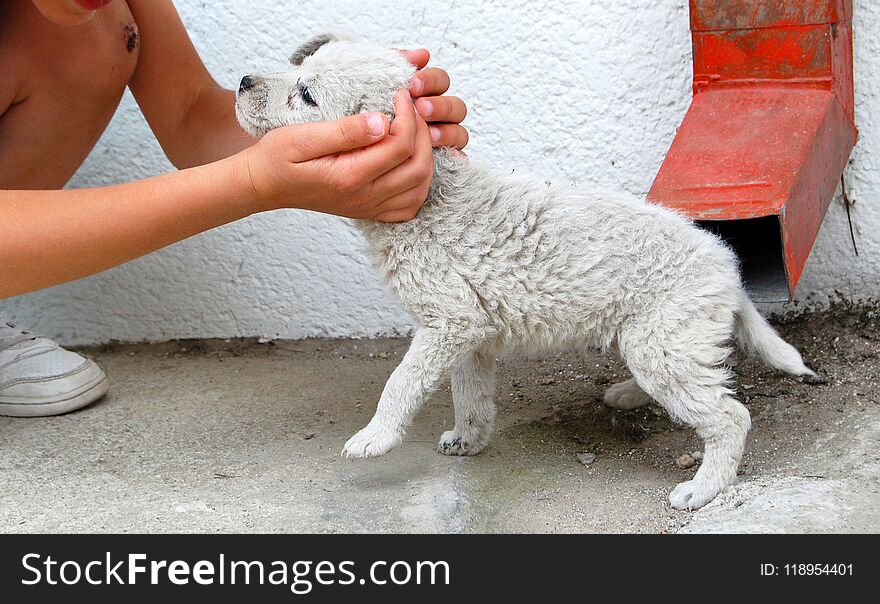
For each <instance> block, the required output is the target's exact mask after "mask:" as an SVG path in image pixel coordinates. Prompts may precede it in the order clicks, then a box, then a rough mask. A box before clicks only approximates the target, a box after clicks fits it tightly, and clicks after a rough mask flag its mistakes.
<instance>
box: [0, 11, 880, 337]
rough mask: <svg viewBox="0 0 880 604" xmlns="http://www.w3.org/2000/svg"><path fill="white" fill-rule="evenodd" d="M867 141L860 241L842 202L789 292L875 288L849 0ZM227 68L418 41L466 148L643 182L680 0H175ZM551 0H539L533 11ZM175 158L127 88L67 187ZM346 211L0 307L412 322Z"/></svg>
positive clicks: (267, 224) (252, 320) (874, 17)
mask: <svg viewBox="0 0 880 604" xmlns="http://www.w3.org/2000/svg"><path fill="white" fill-rule="evenodd" d="M856 5H857V6H856V19H855V30H856V47H857V49H856V52H857V65H856V82H857V103H858V107H857V112H858V121H859V126H860V128H861V133H862V138H861V142H860V143H859V146H858V148H857V150H856V153H855V155H854V157H853V163H852V166H851V168H850V169H849V171H848V175H847V177H848V180H849V182H850V183H851V187H852V189H853V190H854V195H855V197H856V198H857V204H856V208H855V216H854V218H855V222H856V225H857V231H858V232H857V236H858V238H859V243H860V247H861V254H862V255H861V256H860V257H859V258H855V256H854V255H853V253H852V250H851V244H850V242H849V233H848V230H847V226H846V215H845V212H844V209H843V207H842V205H841V204H840V203H839V201H836V202H835V203H834V204H833V205H832V207H831V209H830V210H829V215H828V217H827V219H826V222H825V226H824V227H823V229H822V233H821V235H820V238H819V243H818V245H817V247H816V249H815V250H814V252H813V255H812V258H811V259H810V263H809V266H808V268H807V272H806V277H805V279H804V281H803V284H802V286H801V289H800V296H801V297H803V298H806V297H807V295H808V294H814V296H813V299H814V302H813V303H817V304H821V303H822V302H823V301H825V300H827V299H828V297H829V295H833V293H834V292H835V291H839V292H841V293H842V294H843V295H844V296H846V297H849V298H853V299H858V298H873V299H880V283H878V281H880V256H878V255H880V234H878V233H880V204H878V201H880V199H878V198H880V38H878V37H877V36H876V35H874V33H873V32H876V31H878V29H880V7H878V6H877V4H876V3H875V2H873V0H856ZM178 7H179V10H180V12H181V14H182V16H183V18H184V21H185V22H186V24H187V26H188V28H189V30H190V32H191V34H192V37H193V39H194V41H195V44H196V46H197V47H198V49H199V51H200V52H201V53H202V56H203V57H204V59H205V62H206V63H207V65H208V67H209V68H210V70H211V71H212V72H213V73H214V75H215V77H216V78H217V79H218V81H220V82H221V83H222V84H224V85H226V86H230V87H232V86H234V85H235V84H236V83H237V81H238V80H239V78H240V77H241V76H242V75H243V74H245V73H249V72H252V71H262V70H268V69H275V68H278V67H280V66H282V65H283V64H284V60H285V57H286V56H287V55H288V54H289V52H290V51H291V50H292V49H293V47H294V46H295V45H296V44H298V43H299V42H300V41H302V40H303V39H304V38H305V37H307V36H309V35H311V34H313V33H317V32H321V31H323V30H327V29H345V30H349V31H353V32H356V33H360V34H361V35H364V36H365V37H368V38H371V39H373V40H376V41H381V42H384V43H387V44H389V45H395V46H414V45H422V46H426V47H428V48H430V49H431V50H432V51H433V53H434V57H435V59H434V62H435V63H436V64H438V65H442V66H444V67H446V68H447V69H448V70H449V71H450V72H451V73H452V77H453V81H454V84H453V86H454V92H455V93H457V94H459V95H461V96H462V97H464V98H465V99H467V101H468V103H469V106H470V110H471V114H470V118H469V119H468V122H467V124H468V126H469V128H470V131H471V134H472V138H471V140H472V143H471V146H470V147H469V152H470V154H471V155H472V156H473V157H476V158H479V159H480V160H482V161H485V162H488V163H490V164H493V165H496V166H499V167H504V168H512V167H517V168H519V169H521V170H528V171H531V172H533V173H535V174H539V175H541V176H542V177H545V178H547V179H550V180H554V181H558V182H567V181H576V182H593V183H602V184H606V185H608V186H613V187H622V188H624V189H626V190H629V191H632V192H634V193H637V194H644V193H645V192H646V191H647V189H648V187H649V186H650V183H651V181H652V180H653V177H654V175H655V173H656V171H657V169H658V167H659V166H660V163H661V162H662V160H663V156H664V153H665V152H666V150H667V148H668V146H669V144H670V142H671V140H672V137H673V134H674V132H675V129H676V127H677V125H678V123H679V122H680V120H681V118H682V116H683V115H684V112H685V110H686V109H687V105H688V102H689V98H690V38H689V33H688V12H687V1H686V0H663V1H662V2H648V1H646V0H615V1H614V2H594V1H591V0H548V1H546V2H535V1H526V0H456V1H452V2H443V3H439V2H436V0H406V1H402V0H400V1H399V0H381V1H370V0H366V1H364V0H341V1H335V2H332V3H331V2H325V1H323V0H283V1H282V0H253V1H249V2H238V1H234V0H214V1H213V2H202V1H199V0H179V1H178ZM539 7H543V8H539ZM169 169H170V165H169V164H168V163H167V162H166V160H165V159H164V157H163V155H162V152H161V150H160V149H159V146H158V145H157V144H156V143H155V142H154V141H153V139H152V137H151V134H150V131H149V129H148V128H147V126H146V124H145V123H144V121H143V119H142V118H141V116H140V114H139V113H138V110H137V107H136V106H135V104H134V103H133V102H132V100H131V98H126V99H125V101H124V103H123V106H122V108H121V109H120V111H119V114H118V115H117V117H116V119H115V120H114V121H113V123H112V124H111V125H110V128H109V129H108V131H107V133H106V135H105V136H104V138H103V139H102V140H101V142H100V144H99V145H98V147H97V149H96V150H95V151H94V153H93V154H92V157H91V158H90V159H89V161H87V162H86V164H85V165H84V166H83V168H82V169H81V170H80V172H79V173H78V174H77V176H76V178H75V179H74V181H73V183H72V186H75V187H87V186H99V185H104V184H110V183H116V182H121V181H124V180H128V179H133V178H141V177H146V176H150V175H153V174H157V173H160V172H165V171H167V170H169ZM359 241H360V240H359V238H358V237H357V236H356V235H355V233H354V232H353V231H352V230H351V229H350V228H349V227H348V226H347V225H346V224H345V223H344V221H342V220H339V219H335V218H330V217H325V216H319V215H314V214H308V213H304V212H279V213H275V214H271V215H263V216H258V217H254V218H251V219H249V220H246V221H243V222H241V223H238V224H236V225H233V226H228V227H225V228H222V229H218V230H216V231H214V232H212V233H207V234H204V235H201V236H199V237H195V238H193V239H191V240H189V241H186V242H183V243H181V244H178V245H175V246H172V247H171V248H169V249H166V250H163V251H161V252H159V253H156V254H153V255H151V256H149V257H147V258H143V259H141V260H138V261H135V262H132V263H130V264H128V265H126V266H123V267H119V268H117V269H114V270H111V271H108V272H106V273H104V274H101V275H98V276H95V277H92V278H89V279H85V280H83V281H81V282H77V283H72V284H68V285H65V286H62V287H58V288H54V289H52V290H48V291H43V292H39V293H35V294H31V295H27V296H23V297H20V298H17V299H13V300H7V301H4V302H0V314H5V315H7V316H11V317H13V318H15V319H17V320H19V321H20V322H22V323H26V324H29V325H31V326H32V327H34V328H35V329H37V330H39V331H41V332H43V333H45V334H47V335H51V336H57V337H59V338H60V339H61V340H62V341H64V342H65V343H68V344H72V343H89V342H99V341H107V340H110V339H118V340H126V341H137V340H145V339H146V340H164V339H169V338H187V337H234V336H264V337H268V338H274V337H282V338H302V337H309V336H373V335H387V334H397V333H402V332H406V331H407V330H408V328H409V322H408V320H407V317H406V316H405V315H404V314H403V313H402V312H401V311H400V309H399V308H398V307H397V306H396V305H395V303H394V302H393V300H392V298H391V297H390V296H389V295H388V294H387V293H386V292H385V290H384V289H383V287H382V285H381V284H380V283H379V281H378V279H377V278H376V277H375V275H374V274H373V273H372V271H371V269H370V267H369V266H368V265H367V264H366V263H365V261H364V259H363V257H362V255H361V253H360V251H359V246H360V243H359Z"/></svg>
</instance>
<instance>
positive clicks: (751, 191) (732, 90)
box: [648, 0, 858, 297]
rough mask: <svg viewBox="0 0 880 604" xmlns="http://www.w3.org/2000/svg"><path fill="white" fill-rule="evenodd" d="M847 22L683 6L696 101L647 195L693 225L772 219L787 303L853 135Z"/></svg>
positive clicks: (834, 10)
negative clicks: (690, 36) (689, 30)
mask: <svg viewBox="0 0 880 604" xmlns="http://www.w3.org/2000/svg"><path fill="white" fill-rule="evenodd" d="M851 15H852V2H851V0H798V1H796V2H795V1H788V0H764V1H761V0H691V28H692V34H693V48H694V99H693V102H692V103H691V107H690V109H689V110H688V113H687V115H686V116H685V118H684V121H683V122H682V125H681V128H680V129H679V131H678V133H677V134H676V136H675V139H674V141H673V144H672V147H671V148H670V150H669V153H668V154H667V157H666V159H665V161H664V163H663V165H662V167H661V168H660V171H659V173H658V175H657V178H656V180H655V181H654V184H653V186H652V187H651V191H650V192H649V194H648V199H649V200H650V201H652V202H655V203H660V204H662V205H665V206H668V207H671V208H675V209H676V210H679V211H681V212H684V213H685V214H687V215H688V216H691V217H692V218H694V219H696V220H701V221H718V222H721V221H735V220H749V219H754V218H759V217H777V218H778V221H779V228H780V230H781V233H780V237H779V239H780V241H781V247H782V249H781V253H780V254H779V255H780V258H778V262H780V263H782V264H783V267H782V268H784V275H785V277H787V281H788V283H787V286H788V287H787V289H788V294H789V296H790V297H793V296H794V291H795V288H796V286H797V283H798V280H799V279H800V277H801V274H802V273H803V269H804V266H805V264H806V261H807V258H808V256H809V253H810V250H811V249H812V247H813V243H814V242H815V238H816V235H817V233H818V230H819V227H820V226H821V223H822V220H823V218H824V215H825V212H826V210H827V208H828V205H829V203H830V201H831V199H832V197H833V195H834V191H835V189H836V187H837V183H838V181H839V180H840V175H841V174H842V172H843V169H844V167H845V166H846V162H847V159H848V158H849V155H850V152H851V151H852V148H853V146H854V145H855V142H856V139H857V136H858V132H857V130H856V128H855V124H854V107H853V92H852V88H853V69H852V33H851V26H850V20H851ZM746 239H747V238H746ZM780 274H782V273H781V272H780Z"/></svg>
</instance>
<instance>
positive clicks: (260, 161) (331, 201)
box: [235, 91, 434, 222]
mask: <svg viewBox="0 0 880 604" xmlns="http://www.w3.org/2000/svg"><path fill="white" fill-rule="evenodd" d="M235 159H236V160H238V164H237V165H238V172H239V174H240V175H241V182H242V183H243V187H244V189H245V191H246V192H247V197H248V201H249V202H250V207H252V208H255V209H256V211H264V210H272V209H277V208H285V207H287V208H290V207H295V208H300V209H305V210H314V211H316V212H324V213H327V214H336V215H338V216H345V217H348V218H362V219H368V220H379V221H382V222H402V221H405V220H410V219H411V218H413V217H415V215H416V214H418V211H419V209H420V208H421V207H422V204H423V203H424V201H425V197H426V196H427V195H428V189H429V188H430V186H431V177H432V175H433V171H434V157H433V153H432V152H431V138H430V135H429V133H428V126H427V124H425V121H424V120H423V119H422V118H420V117H419V116H418V114H417V113H416V111H415V109H414V108H413V103H412V102H411V100H410V96H409V94H408V93H407V92H406V91H401V92H400V93H399V94H398V95H397V99H396V100H395V119H394V123H393V124H391V126H390V128H389V124H388V119H387V118H386V117H385V116H384V115H382V114H380V113H372V114H359V115H354V116H351V117H347V118H344V119H341V120H337V121H334V122H316V123H310V124H299V125H294V126H286V127H283V128H278V129H276V130H272V131H271V132H269V133H268V134H266V136H264V137H263V138H262V139H261V140H260V141H259V142H258V143H257V144H256V145H254V146H253V147H251V148H250V149H247V150H245V151H243V152H242V153H240V154H239V155H238V156H235Z"/></svg>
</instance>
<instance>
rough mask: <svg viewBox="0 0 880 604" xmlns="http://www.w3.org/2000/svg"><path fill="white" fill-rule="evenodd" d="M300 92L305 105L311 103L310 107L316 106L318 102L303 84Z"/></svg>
mask: <svg viewBox="0 0 880 604" xmlns="http://www.w3.org/2000/svg"><path fill="white" fill-rule="evenodd" d="M300 94H301V95H302V100H303V101H304V102H305V104H306V105H311V106H312V107H317V106H318V102H317V101H316V100H315V97H313V96H312V93H311V92H310V91H309V89H308V88H306V87H305V86H304V87H303V89H302V92H300Z"/></svg>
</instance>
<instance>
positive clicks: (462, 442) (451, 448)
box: [437, 430, 487, 455]
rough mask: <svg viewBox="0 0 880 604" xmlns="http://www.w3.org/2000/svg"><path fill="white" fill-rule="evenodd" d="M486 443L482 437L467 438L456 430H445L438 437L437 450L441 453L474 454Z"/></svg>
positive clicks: (484, 446)
mask: <svg viewBox="0 0 880 604" xmlns="http://www.w3.org/2000/svg"><path fill="white" fill-rule="evenodd" d="M486 444H487V443H486V441H485V440H483V439H478V438H468V437H466V436H463V435H461V434H460V433H459V432H458V431H457V430H447V431H446V432H444V433H443V436H441V437H440V443H439V444H438V445H437V452H438V453H442V454H443V455H476V454H477V453H479V452H480V451H482V450H483V449H484V448H486Z"/></svg>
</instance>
